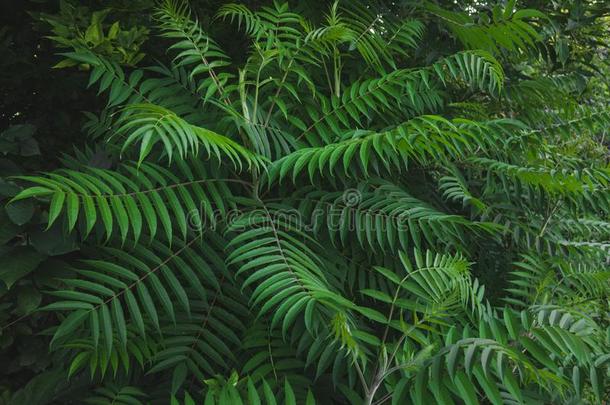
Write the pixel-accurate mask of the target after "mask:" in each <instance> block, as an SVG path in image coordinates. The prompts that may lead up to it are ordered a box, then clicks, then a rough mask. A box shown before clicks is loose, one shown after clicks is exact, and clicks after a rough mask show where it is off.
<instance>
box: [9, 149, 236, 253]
mask: <svg viewBox="0 0 610 405" xmlns="http://www.w3.org/2000/svg"><path fill="white" fill-rule="evenodd" d="M189 162H190V163H191V165H190V166H189V165H187V164H186V163H185V162H183V161H181V162H178V163H176V165H175V166H174V167H175V169H177V172H178V173H179V175H180V177H178V176H177V175H176V174H174V173H172V172H170V171H169V170H167V169H165V168H164V167H162V166H158V165H154V164H152V163H143V164H140V165H137V164H135V163H132V164H129V163H126V164H123V165H122V166H120V167H119V169H120V170H119V171H115V170H104V169H98V168H94V167H82V168H81V169H80V170H79V171H76V170H66V169H64V170H59V171H57V172H52V173H48V174H47V175H46V176H44V177H43V176H37V177H35V176H22V177H20V179H22V180H25V181H28V182H31V183H34V184H39V186H34V187H30V188H26V189H25V190H23V191H22V192H21V193H19V194H18V195H17V196H15V197H14V199H13V200H14V201H19V200H22V199H26V198H45V199H47V200H48V201H49V217H48V226H47V228H49V227H50V226H51V225H53V223H54V222H55V221H56V220H57V219H58V218H60V215H62V214H64V216H65V218H66V223H67V229H68V231H72V230H73V229H75V227H76V225H77V223H80V224H81V225H80V229H81V230H82V235H83V237H86V236H87V235H89V233H90V232H91V231H92V230H93V229H94V228H95V226H96V225H97V224H102V225H103V232H104V233H105V234H106V239H108V238H110V236H111V235H113V234H114V233H115V232H116V231H117V230H118V231H119V233H120V235H121V239H122V240H123V241H125V239H126V238H127V236H128V234H129V233H130V229H131V234H132V236H133V239H134V242H137V241H138V240H139V238H140V235H141V234H142V232H143V225H144V224H146V225H147V226H148V233H147V234H148V236H149V237H150V238H151V239H153V238H154V237H155V235H156V234H157V230H158V228H159V226H158V224H159V223H160V224H161V226H162V228H163V230H164V231H165V234H166V236H167V238H168V240H169V241H171V240H172V235H173V229H174V226H177V228H178V229H179V231H180V233H181V234H182V236H183V237H185V235H186V234H187V231H188V230H189V229H194V230H201V229H202V227H203V226H204V224H206V223H209V224H211V225H213V224H214V223H215V221H216V220H217V219H218V218H217V217H216V215H217V214H221V215H226V212H227V209H229V208H231V207H232V206H234V205H233V204H232V200H233V198H232V193H231V190H230V188H229V187H228V184H229V183H231V182H235V183H238V184H244V182H243V181H240V180H232V179H225V180H222V179H220V178H218V177H216V174H218V173H219V172H218V171H217V170H211V171H210V170H209V169H207V168H206V167H205V166H204V165H203V164H202V163H201V162H199V161H196V160H191V161H189Z"/></svg>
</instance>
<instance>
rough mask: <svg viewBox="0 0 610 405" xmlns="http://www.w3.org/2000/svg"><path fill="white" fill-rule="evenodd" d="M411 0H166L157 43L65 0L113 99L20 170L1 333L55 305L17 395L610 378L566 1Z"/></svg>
mask: <svg viewBox="0 0 610 405" xmlns="http://www.w3.org/2000/svg"><path fill="white" fill-rule="evenodd" d="M410 3H411V2H405V4H402V3H401V4H400V5H397V6H396V7H395V6H394V3H392V6H390V5H386V6H378V5H375V4H373V3H366V2H362V3H361V2H341V3H339V2H334V3H332V4H330V5H329V7H328V9H327V10H325V14H322V12H321V11H320V10H318V9H315V10H313V11H311V10H310V13H308V12H307V11H306V10H305V11H298V10H299V8H293V7H291V6H290V4H288V3H280V2H274V3H273V4H272V5H263V6H261V7H256V8H249V7H246V6H245V5H242V4H223V5H222V7H220V9H219V10H218V12H217V14H216V15H215V17H214V18H213V19H208V18H207V15H206V16H204V15H200V17H201V20H199V19H198V18H197V15H198V14H197V13H196V10H191V8H190V6H189V5H188V4H187V3H186V2H183V1H180V0H165V1H162V2H160V3H159V4H158V5H157V6H156V7H155V11H154V12H152V13H151V14H150V16H151V18H152V19H153V20H154V26H152V27H150V28H151V29H153V30H155V33H156V34H159V35H160V36H161V38H162V40H160V41H159V42H158V44H155V46H156V47H166V48H167V49H165V48H163V49H162V51H163V52H165V51H166V50H167V55H165V56H162V57H160V59H161V61H153V60H151V61H148V60H147V62H150V63H151V64H152V66H149V67H136V66H133V65H134V64H135V63H136V62H137V61H139V60H140V58H141V56H139V55H140V54H139V53H138V54H137V55H136V56H134V55H133V54H130V55H131V56H129V57H127V54H126V55H125V56H126V58H127V59H121V58H118V59H117V58H116V55H115V52H114V51H108V49H109V48H107V47H106V45H108V46H110V48H112V49H114V47H115V46H116V44H115V43H114V42H112V41H113V40H114V39H117V38H121V36H120V35H119V34H118V32H121V31H120V28H119V25H116V26H115V25H113V26H111V28H110V32H109V33H108V34H106V31H105V30H104V25H103V16H104V15H105V12H102V13H97V14H95V13H94V17H93V20H92V22H91V25H88V28H87V30H86V33H85V34H84V35H85V40H84V41H81V40H77V39H66V38H73V37H74V36H76V37H78V35H79V34H78V33H79V29H80V28H79V27H80V25H79V24H76V25H75V27H76V28H75V31H72V30H71V29H69V25H67V24H64V23H61V24H63V25H61V24H60V20H61V21H64V20H66V19H67V20H70V18H74V19H76V20H78V21H81V20H82V18H81V17H78V16H72V17H70V16H69V15H68V14H70V13H77V14H78V10H79V9H75V8H66V6H65V5H64V8H63V14H62V16H61V18H60V17H57V18H55V19H52V18H51V19H49V18H48V19H47V20H48V21H54V22H55V23H54V24H53V26H54V29H55V31H56V33H55V38H54V40H55V41H56V42H58V44H59V46H60V47H61V48H63V49H62V52H61V55H62V57H64V58H66V59H65V60H64V62H61V63H62V64H63V65H64V66H76V65H78V66H80V67H81V68H86V71H87V73H88V75H89V81H88V86H89V87H91V86H95V87H96V89H97V93H98V95H102V94H104V96H103V100H104V102H103V103H102V104H101V105H100V106H99V108H98V109H97V110H96V111H95V112H90V113H87V114H86V119H87V123H86V124H85V127H84V130H83V132H86V133H87V135H88V139H87V140H88V145H86V146H84V147H82V148H75V150H74V153H73V154H72V155H69V154H66V155H64V156H63V158H62V164H63V166H64V167H63V168H58V169H55V170H47V171H45V172H44V173H38V174H23V173H22V172H16V173H15V172H13V173H9V174H10V175H8V176H6V177H5V178H3V180H2V186H3V189H6V191H5V192H3V194H2V195H3V196H4V197H5V206H4V209H3V211H2V213H1V214H0V215H2V217H3V222H6V223H7V224H9V225H7V226H4V225H3V228H2V233H1V234H2V236H3V239H2V242H4V243H5V244H6V245H5V246H2V252H1V255H0V262H1V263H2V266H0V267H1V270H0V280H1V281H2V283H3V285H2V288H3V290H2V295H0V297H1V298H2V299H3V301H2V304H1V305H5V307H6V308H9V309H10V316H9V317H6V318H5V317H4V315H3V316H2V318H0V319H2V323H3V328H2V332H1V333H2V335H1V337H3V338H4V336H11V338H12V335H9V333H11V332H12V330H13V329H12V328H15V327H17V326H20V325H23V323H22V322H23V319H25V318H23V319H22V318H21V317H20V316H23V317H28V316H32V317H39V318H35V319H42V320H43V322H41V324H40V325H37V324H34V325H35V326H36V327H37V328H39V332H40V336H41V337H42V339H44V350H43V353H44V356H48V358H49V359H52V361H51V360H49V363H51V364H50V365H47V366H44V367H43V369H44V370H45V371H44V373H40V375H39V376H38V377H35V378H32V379H31V380H30V381H29V382H28V383H27V384H23V385H22V386H21V390H20V391H18V392H16V393H14V394H11V395H10V396H11V398H9V399H10V400H11V401H12V403H18V401H23V400H24V398H26V399H27V398H37V396H36V395H42V394H41V392H49V391H48V390H49V388H45V387H48V386H50V385H53V386H58V387H66V386H69V387H70V389H71V390H73V391H70V392H71V393H75V395H76V394H78V396H75V398H76V397H78V398H83V401H85V402H87V403H94V404H106V403H132V404H138V403H172V404H182V403H184V404H200V403H204V404H216V403H218V404H240V403H244V404H245V403H248V404H257V403H267V404H297V403H298V404H308V405H309V404H314V403H339V404H343V403H357V404H360V403H364V404H382V403H390V402H391V403H393V404H402V403H412V404H424V403H442V404H451V403H466V404H477V403H493V404H503V403H520V404H521V403H525V404H530V403H531V404H538V403H540V404H542V403H552V404H560V403H591V404H594V403H601V402H602V400H603V399H605V398H607V396H608V392H609V391H608V385H607V384H606V383H605V380H606V379H607V377H608V376H609V371H610V355H609V353H610V313H609V310H610V307H609V305H610V301H609V299H608V297H610V273H609V272H608V270H607V268H608V251H609V249H610V243H609V242H608V239H609V238H608V236H609V235H610V219H609V218H608V216H609V214H610V206H609V204H608V201H610V195H609V194H610V191H609V187H608V186H609V184H610V168H609V166H608V163H607V153H608V152H607V141H606V140H605V138H604V134H605V128H606V127H607V124H608V122H609V117H610V113H609V112H608V111H607V109H606V107H605V105H603V103H600V102H599V101H598V98H597V97H596V96H592V95H591V94H590V93H591V92H592V91H595V89H596V88H595V86H598V84H596V83H597V82H596V80H601V79H600V77H599V76H593V77H587V76H585V75H584V74H582V71H579V70H577V69H574V70H573V71H570V70H569V69H566V70H567V71H566V72H556V71H555V66H554V65H553V63H552V62H550V61H546V60H545V58H543V57H542V56H544V52H546V51H545V49H548V46H549V44H550V43H549V41H550V42H553V41H555V40H556V38H552V39H549V37H548V36H547V33H548V31H549V30H552V29H555V28H554V26H553V24H552V21H553V19H554V18H556V17H554V14H553V12H552V10H546V11H549V13H544V12H542V11H541V10H536V9H528V8H526V7H521V5H520V4H516V2H515V1H508V2H502V4H496V3H494V4H492V5H491V7H490V8H489V10H491V12H490V13H489V12H488V11H486V10H483V9H478V8H477V7H479V6H478V3H476V4H473V5H471V6H469V8H468V10H467V11H464V10H456V9H455V7H457V6H455V5H454V4H453V2H436V3H435V4H431V3H426V4H423V5H422V4H418V5H415V6H414V5H413V4H410ZM403 6H404V7H403ZM407 6H408V7H407ZM207 11H208V12H209V10H207ZM64 14H65V15H64ZM547 14H549V15H547ZM70 15H72V14H70ZM549 21H551V22H549ZM81 22H82V21H81ZM231 24H233V28H232V31H231V36H230V37H229V38H228V39H227V38H215V36H214V32H215V29H217V27H219V26H222V27H225V28H226V27H228V26H231ZM113 27H114V28H113ZM60 31H61V32H60ZM130 32H131V31H130ZM138 32H139V31H138ZM236 32H239V34H235V33H236ZM111 34H112V35H111ZM115 34H116V35H115ZM57 35H59V37H58V36H57ZM125 35H127V34H125ZM237 35H239V38H245V40H246V41H247V45H246V47H245V51H244V54H242V55H234V54H231V53H230V52H228V51H227V52H225V51H224V50H223V48H224V47H223V44H224V43H225V42H227V40H229V41H231V40H233V39H234V38H237ZM87 36H89V37H90V38H89V40H88V39H87ZM111 36H112V38H111ZM93 37H95V38H93ZM132 39H133V38H132ZM117 40H118V39H117ZM108 41H110V43H108ZM134 41H135V42H134V43H138V44H139V42H138V41H136V40H135V39H134ZM109 44H110V45H109ZM553 45H554V42H553ZM138 46H139V45H138ZM65 48H69V49H67V50H66V49H65ZM136 48H137V47H136ZM132 50H133V49H132ZM134 52H135V51H134ZM120 53H121V54H123V52H120ZM567 62H568V60H567V59H565V58H564V60H563V66H568V65H569V64H568V63H567ZM589 87H593V88H592V89H589ZM598 87H599V86H598ZM600 91H601V90H600ZM6 132H8V134H6ZM6 132H5V133H3V134H2V136H1V140H2V142H3V145H6V146H5V147H4V150H5V154H10V155H15V156H20V157H22V158H23V157H28V156H31V154H32V153H33V152H32V151H35V149H36V150H37V148H35V147H34V145H37V144H36V143H35V141H34V139H33V138H32V131H31V129H29V128H28V127H17V128H13V129H12V130H9V131H6ZM64 152H67V151H64ZM4 219H6V221H4ZM22 227H24V229H22ZM25 227H27V229H25ZM19 232H21V234H19ZM45 237H46V239H45ZM50 239H57V241H56V243H55V244H54V243H51V242H50V241H49V240H50ZM59 241H65V242H66V243H63V242H62V243H60V242H59ZM49 256H55V257H54V258H53V259H49ZM488 266H489V267H488ZM492 267H493V268H492ZM498 269H500V270H498ZM486 287H487V288H486ZM5 299H6V304H5V303H4V302H5V301H4V300H5ZM15 302H17V304H16V305H15ZM0 308H3V307H0ZM0 344H5V343H4V342H3V341H0ZM8 344H9V345H10V344H12V343H8ZM1 347H4V346H1ZM67 392H68V391H67ZM47 396H48V398H47V403H62V400H63V399H64V398H62V397H61V396H60V395H58V394H48V395H47ZM31 401H32V399H30V402H31ZM63 403H65V402H63Z"/></svg>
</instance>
